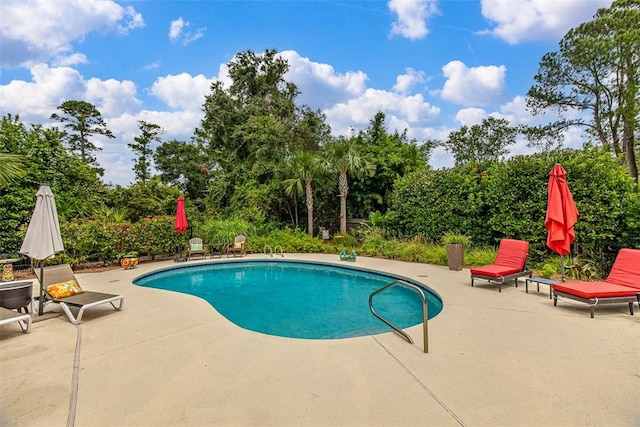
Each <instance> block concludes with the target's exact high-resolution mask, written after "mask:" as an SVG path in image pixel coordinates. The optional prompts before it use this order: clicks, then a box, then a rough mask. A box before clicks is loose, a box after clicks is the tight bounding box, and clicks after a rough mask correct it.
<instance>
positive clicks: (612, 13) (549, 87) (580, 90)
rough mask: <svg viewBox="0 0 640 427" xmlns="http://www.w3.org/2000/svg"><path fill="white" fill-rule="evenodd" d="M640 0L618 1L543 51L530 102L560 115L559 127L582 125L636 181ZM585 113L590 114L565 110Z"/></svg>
mask: <svg viewBox="0 0 640 427" xmlns="http://www.w3.org/2000/svg"><path fill="white" fill-rule="evenodd" d="M639 70H640V0H615V1H614V2H613V3H612V5H611V7H609V8H603V9H600V10H598V12H597V13H596V14H595V16H594V19H593V20H592V21H589V22H586V23H583V24H581V25H579V26H578V27H576V28H573V29H571V30H570V31H569V32H568V33H567V34H566V35H565V36H564V38H563V39H562V40H561V41H560V46H559V49H558V50H557V51H555V52H550V53H547V54H545V55H544V56H543V57H542V59H541V61H540V66H539V70H538V73H537V74H536V76H535V77H534V79H535V81H536V84H535V85H534V86H533V87H532V88H531V89H529V92H528V94H527V106H528V108H529V109H530V110H531V111H532V112H533V113H534V114H539V113H542V112H545V111H546V110H549V109H555V110H557V111H558V112H559V113H560V115H561V120H558V121H557V122H556V123H555V124H554V126H552V128H553V129H555V130H558V129H560V130H562V129H566V128H568V127H573V126H580V127H584V128H585V129H587V131H588V133H589V134H590V135H592V136H593V137H594V138H595V139H596V140H597V141H598V142H599V143H600V144H601V145H602V146H603V147H604V148H606V149H608V150H611V151H612V152H613V153H614V154H615V155H616V156H617V157H618V158H619V160H620V163H621V164H627V165H628V168H629V173H630V175H631V176H632V177H633V178H634V180H635V181H636V183H637V181H638V165H637V160H636V153H635V151H636V147H635V139H636V137H637V134H638V127H639V121H640V96H639V90H640V71H639ZM576 111H577V112H579V113H582V112H587V113H589V114H588V115H586V116H585V115H583V114H578V115H577V116H578V117H575V116H576V115H575V114H573V115H571V116H569V117H570V118H566V117H564V115H565V113H567V112H576Z"/></svg>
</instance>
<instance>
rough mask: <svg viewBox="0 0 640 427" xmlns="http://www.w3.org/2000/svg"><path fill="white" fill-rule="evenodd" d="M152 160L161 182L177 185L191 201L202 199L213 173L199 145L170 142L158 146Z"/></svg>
mask: <svg viewBox="0 0 640 427" xmlns="http://www.w3.org/2000/svg"><path fill="white" fill-rule="evenodd" d="M153 160H154V163H155V166H156V169H157V170H158V172H159V176H160V179H161V180H162V181H163V182H166V183H169V184H172V185H177V186H178V187H179V188H180V190H181V191H183V192H185V193H186V194H187V196H188V197H189V199H191V201H193V202H195V201H196V200H201V199H203V197H204V195H205V191H206V189H207V186H208V184H209V181H210V180H211V176H212V175H213V174H214V173H215V171H212V170H211V167H210V165H209V159H208V156H207V154H206V153H205V150H204V148H203V147H202V146H201V145H200V144H196V143H188V142H184V141H177V140H175V139H174V140H171V141H168V142H164V143H162V144H160V145H159V146H158V147H157V148H156V150H155V153H154V156H153Z"/></svg>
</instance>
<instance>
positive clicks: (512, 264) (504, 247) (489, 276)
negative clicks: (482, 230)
mask: <svg viewBox="0 0 640 427" xmlns="http://www.w3.org/2000/svg"><path fill="white" fill-rule="evenodd" d="M528 254H529V242H525V241H523V240H513V239H502V240H501V241H500V246H499V247H498V254H497V256H496V260H495V261H494V262H493V264H490V265H485V266H482V267H476V268H472V269H471V286H473V281H474V279H482V280H487V281H489V282H495V283H497V284H498V291H499V292H502V284H503V283H504V282H505V281H506V280H511V279H515V280H514V281H515V284H516V287H517V286H518V277H522V276H529V277H531V270H527V255H528Z"/></svg>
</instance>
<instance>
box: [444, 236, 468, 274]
mask: <svg viewBox="0 0 640 427" xmlns="http://www.w3.org/2000/svg"><path fill="white" fill-rule="evenodd" d="M445 246H446V248H447V264H448V265H449V270H453V271H460V270H462V265H463V264H464V245H462V244H460V243H450V244H448V245H445Z"/></svg>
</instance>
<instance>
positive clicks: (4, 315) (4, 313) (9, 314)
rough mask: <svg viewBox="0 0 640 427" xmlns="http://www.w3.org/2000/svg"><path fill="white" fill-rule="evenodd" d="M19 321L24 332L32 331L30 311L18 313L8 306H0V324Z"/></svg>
mask: <svg viewBox="0 0 640 427" xmlns="http://www.w3.org/2000/svg"><path fill="white" fill-rule="evenodd" d="M13 322H18V324H19V325H20V328H21V329H22V332H24V333H25V334H28V333H29V332H31V316H30V315H29V314H28V313H18V312H17V311H13V310H9V309H8V308H4V307H0V326H1V325H6V324H8V323H13Z"/></svg>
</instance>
